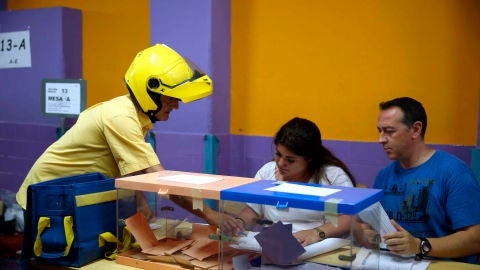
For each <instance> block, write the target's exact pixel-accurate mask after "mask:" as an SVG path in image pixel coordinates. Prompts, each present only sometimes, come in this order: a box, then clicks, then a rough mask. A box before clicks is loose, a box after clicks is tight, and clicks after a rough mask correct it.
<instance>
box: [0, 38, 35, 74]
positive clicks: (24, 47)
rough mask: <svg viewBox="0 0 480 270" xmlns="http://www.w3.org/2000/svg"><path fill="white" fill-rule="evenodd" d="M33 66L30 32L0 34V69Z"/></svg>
mask: <svg viewBox="0 0 480 270" xmlns="http://www.w3.org/2000/svg"><path fill="white" fill-rule="evenodd" d="M31 66H32V56H31V49H30V31H28V30H27V31H18V32H4V33H0V68H23V67H31Z"/></svg>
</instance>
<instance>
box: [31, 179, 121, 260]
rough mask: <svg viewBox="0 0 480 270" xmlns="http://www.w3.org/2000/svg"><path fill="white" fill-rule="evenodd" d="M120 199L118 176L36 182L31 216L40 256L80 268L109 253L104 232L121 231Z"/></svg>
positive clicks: (34, 242)
mask: <svg viewBox="0 0 480 270" xmlns="http://www.w3.org/2000/svg"><path fill="white" fill-rule="evenodd" d="M116 199H117V192H116V190H115V180H114V179H112V178H107V177H105V176H104V175H103V174H100V173H88V174H82V175H75V176H70V177H64V178H58V179H54V180H50V181H45V182H41V183H38V184H34V185H31V186H30V187H29V188H28V200H27V215H30V217H29V219H30V221H31V224H32V239H31V241H32V245H33V246H32V247H33V253H34V257H35V260H36V261H37V262H41V263H46V264H55V265H62V266H71V267H80V266H82V265H84V264H86V263H89V262H91V261H93V260H96V259H99V258H102V257H104V254H105V252H106V247H105V246H104V242H103V240H105V239H102V237H101V236H102V235H106V234H110V235H115V233H116V230H117V227H116V226H117V222H116ZM26 233H28V232H26ZM107 242H108V240H107ZM109 248H111V247H109ZM113 249H114V248H113Z"/></svg>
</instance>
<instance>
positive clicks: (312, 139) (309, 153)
mask: <svg viewBox="0 0 480 270" xmlns="http://www.w3.org/2000/svg"><path fill="white" fill-rule="evenodd" d="M273 142H274V143H275V145H277V146H278V145H279V144H281V145H283V146H285V147H286V148H287V149H288V150H289V151H291V152H293V153H294V154H295V155H298V156H301V157H303V158H305V160H306V161H307V163H308V165H307V170H308V172H309V173H310V174H311V175H312V176H313V179H314V181H315V183H317V184H318V183H319V182H320V179H321V178H322V177H324V178H326V179H327V181H328V182H329V183H330V184H332V181H331V180H330V179H328V177H327V175H326V171H325V168H326V166H328V165H332V166H337V167H340V168H342V169H343V170H344V171H345V173H347V175H348V177H350V179H351V180H352V184H353V186H356V181H355V178H354V177H353V175H352V173H351V172H350V170H349V169H348V168H347V166H346V165H345V164H344V163H343V162H342V161H341V160H340V159H338V158H337V157H336V156H334V155H333V154H332V152H331V151H330V150H329V149H327V148H326V147H325V146H323V144H322V135H321V133H320V129H318V127H317V125H316V124H315V123H313V122H312V121H310V120H307V119H303V118H299V117H295V118H293V119H292V120H290V121H288V122H287V123H285V124H284V125H283V126H282V127H281V128H280V129H279V130H278V132H277V134H276V135H275V137H274V140H273Z"/></svg>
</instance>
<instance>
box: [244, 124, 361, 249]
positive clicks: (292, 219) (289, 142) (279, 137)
mask: <svg viewBox="0 0 480 270" xmlns="http://www.w3.org/2000/svg"><path fill="white" fill-rule="evenodd" d="M274 144H275V159H274V161H271V162H268V163H267V164H265V165H263V166H262V168H261V169H260V170H259V171H258V172H257V174H256V176H255V178H260V179H265V180H277V181H288V182H303V183H316V184H323V185H335V186H355V179H354V177H353V175H352V174H351V173H350V171H349V170H348V168H347V166H346V165H345V164H344V163H343V162H342V161H341V160H340V159H338V158H337V157H335V156H334V155H333V154H332V152H331V151H330V150H328V149H327V148H325V147H324V146H323V144H322V137H321V133H320V130H319V129H318V127H317V125H316V124H315V123H313V122H312V121H310V120H307V119H303V118H298V117H296V118H293V119H292V120H290V121H288V122H287V123H286V124H284V125H283V126H282V127H281V128H280V130H279V131H278V132H277V134H276V135H275V138H274ZM259 219H266V220H270V221H272V222H274V223H275V222H277V221H282V223H291V224H292V231H293V234H294V236H295V238H296V239H297V240H298V241H299V242H300V243H301V244H302V245H303V246H307V245H309V244H312V243H315V242H318V241H321V240H323V239H325V238H327V237H342V236H345V235H347V234H348V232H349V229H350V227H349V225H350V216H343V215H340V216H339V217H338V226H336V225H335V224H332V223H331V222H330V221H328V220H327V219H326V218H325V214H324V213H323V212H322V211H314V210H307V209H296V208H287V209H278V208H276V207H275V206H272V205H261V204H252V203H248V204H247V207H245V208H244V209H243V210H242V212H241V213H240V214H239V215H238V218H237V220H238V221H239V223H240V225H241V226H242V227H243V228H245V229H251V228H252V227H253V226H254V225H255V224H256V223H257V221H258V220H259Z"/></svg>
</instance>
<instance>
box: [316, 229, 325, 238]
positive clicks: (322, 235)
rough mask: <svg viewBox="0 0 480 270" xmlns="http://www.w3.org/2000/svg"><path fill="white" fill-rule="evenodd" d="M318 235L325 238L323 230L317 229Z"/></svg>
mask: <svg viewBox="0 0 480 270" xmlns="http://www.w3.org/2000/svg"><path fill="white" fill-rule="evenodd" d="M318 235H319V236H320V239H325V238H326V237H325V232H323V231H319V232H318Z"/></svg>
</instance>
